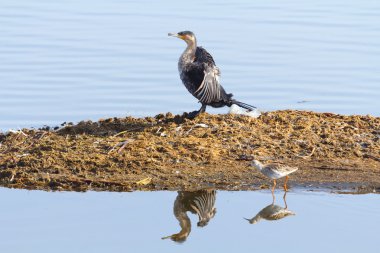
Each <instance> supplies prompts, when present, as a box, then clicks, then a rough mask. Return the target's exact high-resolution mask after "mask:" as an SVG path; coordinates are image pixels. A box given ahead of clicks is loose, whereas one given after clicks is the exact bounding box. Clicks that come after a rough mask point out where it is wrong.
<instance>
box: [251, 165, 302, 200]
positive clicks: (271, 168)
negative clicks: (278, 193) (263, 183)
mask: <svg viewBox="0 0 380 253" xmlns="http://www.w3.org/2000/svg"><path fill="white" fill-rule="evenodd" d="M252 166H253V167H255V168H256V169H257V170H259V171H260V172H261V173H263V174H264V175H265V176H267V177H269V178H270V179H273V188H272V193H273V192H274V189H275V188H276V180H277V179H279V178H283V177H285V183H284V190H285V191H288V186H287V185H286V184H287V182H288V179H289V176H288V175H289V174H291V173H293V172H295V171H297V170H298V168H297V167H290V166H287V165H284V164H280V163H270V164H267V165H263V164H262V163H261V162H259V161H257V160H253V161H252Z"/></svg>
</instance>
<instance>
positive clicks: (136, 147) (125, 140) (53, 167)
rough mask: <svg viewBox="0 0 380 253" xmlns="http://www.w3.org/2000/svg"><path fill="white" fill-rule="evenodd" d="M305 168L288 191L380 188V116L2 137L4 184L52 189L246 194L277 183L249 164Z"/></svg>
mask: <svg viewBox="0 0 380 253" xmlns="http://www.w3.org/2000/svg"><path fill="white" fill-rule="evenodd" d="M252 157H255V159H258V160H261V161H264V162H266V161H268V162H270V161H275V162H282V163H286V164H288V165H294V166H298V167H299V168H300V169H299V171H297V172H296V173H294V174H293V175H292V177H291V180H290V185H291V186H292V185H293V186H295V185H296V186H301V187H311V188H316V187H327V188H339V189H350V190H352V189H356V190H361V191H379V190H380V118H376V117H371V116H342V115H336V114H330V113H314V112H305V111H289V110H288V111H274V112H268V113H265V114H263V115H262V116H260V117H259V118H257V119H255V118H250V117H247V116H239V115H209V114H203V115H201V116H200V117H198V118H196V119H195V120H188V119H187V118H186V117H184V116H179V115H177V116H173V115H171V114H170V113H168V114H167V115H157V116H156V117H154V118H131V117H127V118H113V119H106V120H100V121H99V122H90V121H89V122H80V123H79V124H77V125H67V126H65V127H62V128H60V129H57V130H52V129H41V130H27V129H23V130H21V131H14V132H9V133H6V134H1V133H0V184H1V185H2V186H7V187H15V188H28V189H44V190H49V189H52V190H78V191H84V190H89V189H92V190H111V191H132V190H136V189H144V190H162V189H170V190H177V189H195V188H200V187H215V188H218V189H229V190H240V189H257V188H263V187H268V186H269V184H270V182H269V180H267V179H266V178H265V177H264V176H262V175H261V174H260V173H258V172H256V171H254V170H253V169H252V168H251V167H249V166H248V165H249V163H250V162H249V160H251V159H252Z"/></svg>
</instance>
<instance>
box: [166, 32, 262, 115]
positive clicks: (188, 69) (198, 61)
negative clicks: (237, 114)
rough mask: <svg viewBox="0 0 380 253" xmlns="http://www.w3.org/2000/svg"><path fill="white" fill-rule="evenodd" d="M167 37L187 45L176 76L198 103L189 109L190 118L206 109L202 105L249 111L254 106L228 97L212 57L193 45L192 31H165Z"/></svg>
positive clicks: (195, 43) (195, 41)
mask: <svg viewBox="0 0 380 253" xmlns="http://www.w3.org/2000/svg"><path fill="white" fill-rule="evenodd" d="M168 35H169V36H172V37H177V38H180V39H182V40H184V41H185V42H186V44H187V47H186V49H185V51H184V52H183V53H182V55H181V57H180V58H179V61H178V71H179V75H180V78H181V80H182V82H183V84H184V85H185V87H186V88H187V90H188V91H189V92H190V93H191V94H192V95H193V96H194V97H196V98H197V99H198V100H199V102H200V103H201V104H202V107H201V108H200V109H199V110H198V111H194V112H191V113H190V114H189V117H190V118H195V117H196V116H197V115H198V114H199V113H203V112H205V111H206V106H208V105H209V106H212V107H216V108H218V107H223V106H229V107H230V106H231V105H233V104H235V105H238V106H240V107H242V108H244V109H247V110H249V111H252V110H253V109H255V108H256V107H254V106H252V105H248V104H245V103H242V102H239V101H237V100H235V99H232V94H231V93H229V94H227V93H226V91H225V90H224V89H223V87H222V86H221V85H220V83H219V77H220V71H219V68H218V67H217V66H216V65H215V62H214V59H213V58H212V56H211V55H210V54H209V53H208V52H207V51H206V50H205V49H204V48H202V47H198V46H197V39H196V38H195V35H194V33H192V32H190V31H183V32H179V33H169V34H168Z"/></svg>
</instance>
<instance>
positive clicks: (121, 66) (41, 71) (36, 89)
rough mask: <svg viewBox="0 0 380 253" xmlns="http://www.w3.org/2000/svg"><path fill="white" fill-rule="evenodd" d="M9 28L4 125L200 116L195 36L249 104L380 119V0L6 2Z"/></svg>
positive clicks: (4, 25) (1, 52)
mask: <svg viewBox="0 0 380 253" xmlns="http://www.w3.org/2000/svg"><path fill="white" fill-rule="evenodd" d="M0 23H1V26H0V34H1V39H0V56H1V61H0V129H1V130H8V129H9V128H13V129H17V128H18V127H31V126H34V127H38V126H42V125H56V124H59V123H62V122H63V121H74V122H75V121H79V120H82V119H93V120H96V119H98V118H102V117H113V116H127V115H133V116H147V115H154V114H157V113H159V112H167V111H172V112H174V113H182V112H184V111H192V110H194V109H197V108H198V107H199V104H197V101H196V100H195V99H194V98H193V97H192V96H191V95H189V94H188V93H187V91H186V90H185V88H184V87H183V86H182V84H181V82H180V80H179V77H178V73H177V59H178V57H179V55H180V54H181V52H182V51H183V49H184V46H185V45H184V42H182V41H180V40H178V39H175V38H169V37H167V33H168V32H176V31H181V30H185V29H189V30H192V31H194V32H195V33H196V35H197V36H198V42H199V44H200V45H202V46H204V47H205V48H206V49H207V50H208V51H210V52H211V53H212V55H213V56H214V58H215V60H216V63H217V65H218V66H219V67H220V69H221V71H222V84H223V85H224V87H225V88H226V90H227V91H229V92H233V93H234V94H235V97H236V98H238V99H239V100H242V101H244V102H247V103H251V104H253V105H256V106H258V107H259V108H261V109H262V110H275V109H286V108H292V109H307V110H315V111H329V112H336V113H343V114H372V115H377V116H380V112H379V107H380V99H379V97H380V47H379V45H380V1H377V0H363V1H347V0H321V1H303V0H286V1H268V0H265V1H264V0H259V1H249V0H238V1H229V2H228V1H223V3H221V2H220V1H203V0H202V1H200V0H197V1H191V2H186V3H185V2H183V1H174V0H172V1H153V2H152V1H144V0H142V1H120V0H111V1H98V0H91V1H90V0H81V1H77V0H75V1H74V0H67V1H50V0H35V1H29V0H18V1H13V0H2V1H1V3H0ZM299 102H302V103H299ZM210 111H211V112H219V113H224V112H227V109H219V110H210Z"/></svg>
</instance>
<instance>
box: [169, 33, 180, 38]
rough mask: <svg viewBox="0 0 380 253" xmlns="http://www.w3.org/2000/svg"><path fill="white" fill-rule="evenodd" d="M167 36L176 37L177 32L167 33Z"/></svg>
mask: <svg viewBox="0 0 380 253" xmlns="http://www.w3.org/2000/svg"><path fill="white" fill-rule="evenodd" d="M168 36H172V37H177V38H178V36H179V35H178V33H168Z"/></svg>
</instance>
